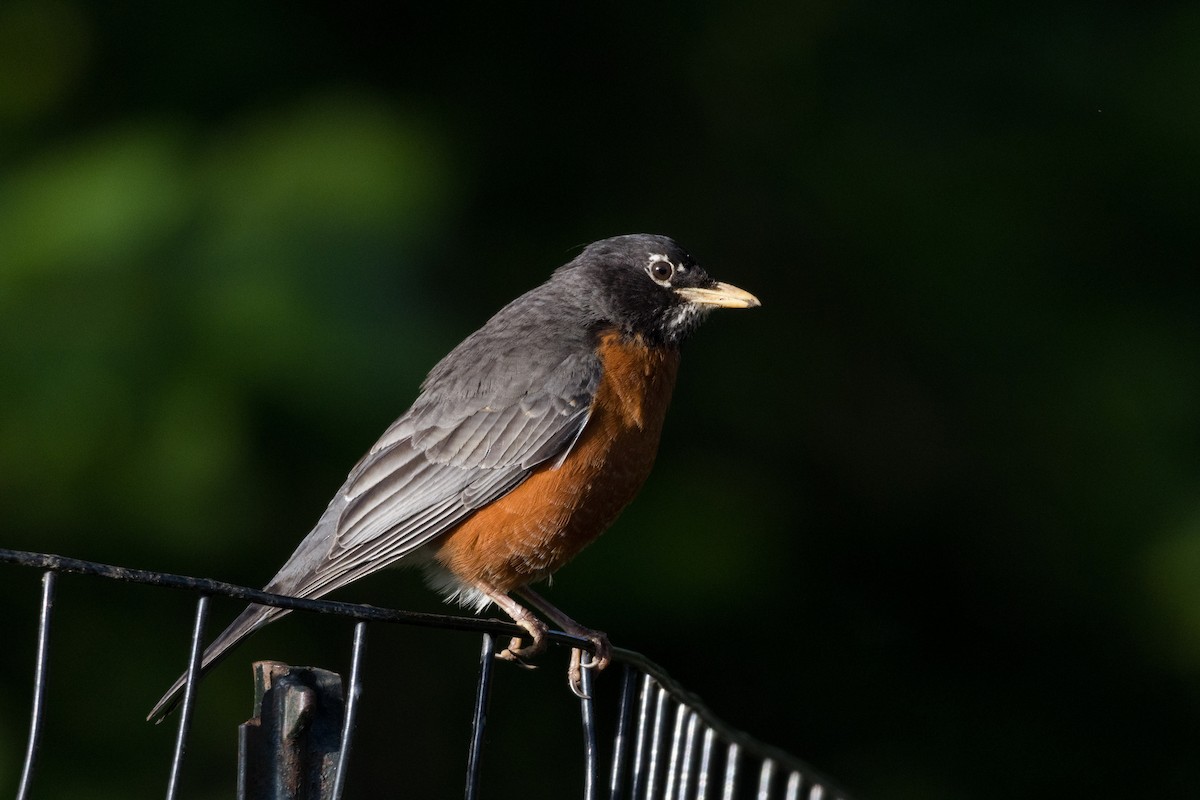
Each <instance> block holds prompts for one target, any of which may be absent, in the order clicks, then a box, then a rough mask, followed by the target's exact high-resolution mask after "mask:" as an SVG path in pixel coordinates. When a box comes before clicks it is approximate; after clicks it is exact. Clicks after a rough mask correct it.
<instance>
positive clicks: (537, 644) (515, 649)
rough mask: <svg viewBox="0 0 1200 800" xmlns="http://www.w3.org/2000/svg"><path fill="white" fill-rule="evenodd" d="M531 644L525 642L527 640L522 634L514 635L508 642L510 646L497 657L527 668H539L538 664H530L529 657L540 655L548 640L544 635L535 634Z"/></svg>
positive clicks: (497, 654)
mask: <svg viewBox="0 0 1200 800" xmlns="http://www.w3.org/2000/svg"><path fill="white" fill-rule="evenodd" d="M530 636H531V637H532V638H533V641H531V642H530V643H529V644H524V642H525V640H524V639H522V638H521V637H520V636H514V637H513V638H512V640H511V641H509V643H508V647H506V648H504V649H503V650H501V651H500V652H499V653H496V658H499V659H501V660H502V661H511V662H512V663H514V664H516V665H517V666H520V667H524V668H525V669H537V664H530V663H529V659H531V658H533V657H535V656H537V655H539V654H540V653H541V652H542V651H543V650H545V649H546V640H545V637H544V636H533V634H530Z"/></svg>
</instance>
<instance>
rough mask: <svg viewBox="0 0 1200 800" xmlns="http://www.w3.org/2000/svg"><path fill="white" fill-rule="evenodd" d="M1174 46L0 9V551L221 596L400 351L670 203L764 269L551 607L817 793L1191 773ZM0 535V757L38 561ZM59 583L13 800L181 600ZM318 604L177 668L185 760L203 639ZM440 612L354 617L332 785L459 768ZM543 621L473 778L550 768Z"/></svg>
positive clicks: (662, 216) (1077, 791) (967, 25)
mask: <svg viewBox="0 0 1200 800" xmlns="http://www.w3.org/2000/svg"><path fill="white" fill-rule="evenodd" d="M1198 43H1200V9H1198V8H1197V7H1196V6H1195V4H1187V3H1179V2H1175V3H1172V2H1164V3H1141V4H1117V3H1100V4H1097V3H1084V2H1078V0H1075V1H1074V2H1072V1H1071V0H1067V1H1066V2H1059V3H1015V4H1014V3H949V2H937V0H923V1H922V0H918V2H901V3H887V2H842V3H838V2H821V1H820V0H817V2H808V3H790V2H781V1H780V0H774V1H772V0H763V1H762V2H750V3H734V2H728V0H725V1H724V2H722V1H720V0H712V1H711V2H692V3H673V4H656V5H644V6H641V7H639V8H637V10H634V8H633V7H632V6H630V7H620V6H612V5H610V4H564V5H563V6H561V7H549V6H548V7H544V8H542V9H540V10H517V9H516V8H515V7H506V8H504V9H502V8H501V7H499V6H496V5H492V4H479V5H472V4H468V5H465V6H464V5H462V4H380V5H377V6H372V5H366V4H353V3H351V4H333V3H328V4H321V3H305V2H299V3H287V4H283V3H277V4H245V3H235V2H230V1H229V0H219V1H218V2H209V3H202V4H191V5H189V4H163V3H149V2H144V0H128V1H127V2H119V3H98V2H97V3H86V2H82V1H81V0H44V1H43V0H6V2H5V3H3V4H2V5H0V526H2V530H3V536H2V541H0V545H2V546H4V547H11V548H21V549H29V550H38V551H49V552H57V553H62V554H65V555H70V556H74V557H78V558H87V559H93V560H99V561H104V562H108V563H115V564H122V565H127V566H136V567H142V568H149V569H162V570H169V571H174V572H181V573H185V574H193V575H204V576H209V577H214V578H220V579H224V580H230V581H235V582H241V583H246V584H251V585H256V586H257V585H261V584H262V583H263V582H264V581H265V580H266V579H267V578H269V577H270V576H271V575H272V574H273V573H274V571H275V569H276V567H277V566H278V565H279V564H280V563H281V562H282V560H283V558H284V557H285V556H286V555H287V554H288V553H289V552H290V551H291V549H292V547H293V546H294V544H295V543H296V542H297V541H298V540H299V539H300V537H301V536H302V535H303V533H304V532H305V531H307V529H308V527H309V525H310V524H311V523H312V522H313V521H314V520H315V519H316V517H317V516H318V515H319V513H320V511H321V510H322V509H323V508H324V506H325V503H326V501H327V500H328V497H329V496H330V494H331V493H332V492H333V490H334V489H335V488H336V487H337V486H338V485H339V483H340V482H341V480H342V478H343V477H344V475H345V473H346V472H347V470H348V469H349V468H350V466H351V465H352V464H353V463H354V461H355V460H356V459H357V458H358V457H359V455H360V454H361V453H362V452H363V451H364V450H365V449H366V448H367V447H368V446H369V445H370V443H371V442H373V441H374V439H375V437H376V436H377V435H378V434H379V433H380V432H381V431H382V430H383V428H384V427H385V426H386V425H387V424H388V423H389V422H390V421H391V420H392V419H393V418H394V417H395V416H396V415H398V414H399V413H400V412H401V411H403V410H404V409H405V408H406V407H407V404H408V403H409V402H410V401H411V399H412V398H413V397H414V396H415V393H416V389H417V385H418V383H419V382H420V380H421V378H422V377H423V375H424V373H425V371H426V370H428V369H429V368H430V367H431V366H432V365H433V364H434V363H435V362H436V360H437V359H438V358H439V357H440V356H441V355H443V354H444V353H445V352H446V351H447V350H449V348H450V347H451V346H453V345H454V344H455V343H457V342H458V341H459V340H460V339H461V338H462V337H463V336H465V335H466V334H467V333H469V332H470V331H471V330H473V329H474V328H476V327H477V326H478V325H480V324H481V323H482V322H483V321H484V320H485V319H486V318H487V317H488V316H489V315H490V314H491V313H492V312H494V311H495V310H496V309H498V308H499V307H500V306H501V305H502V304H503V303H505V302H507V301H508V300H510V299H512V298H513V297H515V296H516V295H517V294H519V293H520V292H522V291H524V290H526V289H528V288H530V287H532V286H533V285H535V284H537V283H539V282H540V281H542V280H543V279H544V278H545V276H546V275H548V273H549V272H550V271H551V270H552V269H553V268H554V267H556V266H557V265H559V264H561V263H563V262H564V261H566V260H567V259H569V258H570V257H572V256H573V255H574V253H575V252H577V249H578V247H579V246H580V245H581V244H583V243H585V242H588V241H591V240H594V239H597V238H601V237H604V236H608V235H612V234H616V233H625V232H633V231H652V232H662V233H669V234H671V235H673V236H675V237H676V238H678V239H679V240H680V241H681V242H682V243H683V244H684V245H685V246H687V247H688V248H689V249H691V250H692V251H693V253H694V254H695V255H696V256H697V257H698V258H699V260H700V261H701V263H703V264H705V265H706V266H707V267H708V268H709V270H710V272H712V273H713V274H714V275H716V276H718V277H720V278H722V279H724V280H728V281H731V282H733V283H736V284H738V285H740V286H744V287H746V288H747V289H750V290H751V291H753V292H755V293H756V294H757V295H758V296H759V297H760V298H762V300H763V304H764V306H763V308H762V309H761V310H757V311H754V312H746V313H736V314H734V313H727V314H720V315H717V316H716V317H714V319H713V320H712V321H711V322H710V323H709V324H708V325H707V326H706V327H705V328H704V329H703V330H702V331H701V332H700V334H699V335H698V336H697V337H696V339H695V340H694V341H693V342H691V345H690V347H689V348H688V351H687V354H686V358H685V366H684V369H683V371H682V374H681V383H680V386H679V389H678V391H677V394H676V399H675V403H674V408H673V411H672V413H671V415H670V417H669V421H668V425H667V432H666V434H665V439H664V442H663V446H662V452H661V455H660V459H659V464H658V468H657V470H656V473H655V475H654V476H653V477H652V478H651V480H650V482H649V484H648V485H647V487H646V489H645V491H644V492H643V493H642V496H641V497H640V498H639V499H638V501H637V502H636V503H635V504H634V505H633V506H632V507H631V508H630V509H629V510H628V512H627V513H626V514H625V515H624V516H623V517H622V519H621V520H620V522H619V523H618V524H617V526H616V527H615V528H614V529H613V530H611V531H610V532H609V533H608V535H606V536H605V537H604V538H602V539H601V540H600V542H598V543H597V544H596V545H594V546H593V547H592V548H591V549H590V550H589V551H588V552H587V553H586V554H585V555H584V557H582V558H581V559H580V560H578V561H577V562H575V563H574V564H572V565H571V566H570V567H569V568H567V569H566V570H564V571H563V572H562V573H561V574H560V576H559V577H558V579H557V580H556V582H555V585H554V586H553V588H552V589H551V590H550V596H551V597H552V598H553V599H554V600H555V601H556V602H558V604H559V605H561V606H562V607H563V608H564V609H567V610H569V611H570V612H571V613H572V614H574V615H575V616H576V617H577V618H578V619H580V620H582V621H584V622H586V623H589V624H592V625H595V626H597V627H599V628H602V629H605V630H607V631H608V632H609V633H610V634H611V636H612V638H613V640H614V642H616V643H618V644H620V645H623V646H626V647H631V648H634V649H637V650H640V651H643V652H645V653H647V654H648V655H649V656H650V657H651V658H653V659H655V660H657V661H659V662H660V663H662V664H663V665H664V666H666V667H667V669H668V670H670V671H671V672H672V673H673V674H674V675H676V676H677V677H678V678H679V679H681V680H682V681H683V682H684V683H685V684H686V685H688V686H689V687H691V688H692V689H693V690H695V691H696V692H697V693H699V694H700V695H701V696H702V697H703V698H704V699H705V700H706V701H707V702H708V703H709V704H710V705H711V706H712V708H713V709H714V710H715V711H716V712H717V713H719V714H720V715H722V716H723V717H724V718H726V719H727V720H728V721H729V722H730V723H732V724H734V725H735V726H738V727H741V728H744V729H746V730H748V731H749V732H751V733H753V734H755V735H757V736H758V737H760V738H762V739H764V740H766V741H769V742H771V743H774V744H777V745H779V746H781V747H783V748H785V749H787V750H789V751H792V752H794V753H796V754H797V755H799V756H801V757H802V758H805V759H807V760H809V761H810V762H812V763H813V764H814V765H816V766H818V767H820V768H821V769H823V770H825V771H827V772H828V773H829V774H831V775H833V776H835V777H837V778H839V779H840V780H841V781H842V782H843V783H844V784H845V785H846V786H847V787H849V788H850V789H852V790H853V791H855V792H856V793H857V794H859V795H860V796H861V797H863V798H926V799H929V798H932V799H934V800H937V799H939V798H947V799H948V798H985V799H986V798H1000V797H1013V796H1017V797H1062V796H1068V797H1074V796H1092V797H1105V796H1117V795H1129V794H1135V793H1136V794H1137V795H1138V796H1154V797H1159V798H1171V797H1195V796H1196V786H1197V785H1200V758H1197V753H1200V725H1198V724H1197V722H1198V719H1200V582H1198V578H1200V418H1198V413H1197V410H1198V409H1200V369H1198V356H1200V313H1198V308H1200V273H1198V271H1197V253H1200V225H1198V224H1197V220H1198V218H1200V213H1198V212H1200V208H1198V202H1197V201H1198V198H1200V103H1197V102H1196V86H1197V83H1198V81H1200V44H1198ZM0 572H2V573H3V577H2V578H0V599H2V600H3V605H4V609H5V611H4V619H3V622H0V625H2V626H3V628H0V631H2V638H3V641H4V643H5V651H6V652H5V655H4V656H3V658H2V659H0V679H2V685H3V687H4V689H3V692H2V693H0V792H9V791H11V787H13V786H14V785H15V782H16V775H17V769H18V766H19V758H20V754H21V751H22V748H23V744H24V735H25V726H26V715H27V713H28V702H29V686H30V681H31V663H32V646H33V629H34V623H35V616H36V604H37V595H38V589H37V584H38V574H37V573H36V572H35V571H32V570H20V569H17V568H14V567H0ZM337 596H338V597H340V598H342V599H347V600H355V601H364V602H374V603H380V604H389V605H398V606H402V607H410V608H417V609H421V610H435V611H436V610H442V608H443V607H442V606H441V604H440V603H439V601H438V600H437V598H436V597H434V596H433V595H432V594H431V593H429V592H428V591H426V590H425V589H424V588H423V587H422V586H421V582H420V580H419V578H418V576H417V575H416V574H414V573H390V574H388V575H385V576H379V577H377V578H375V579H372V580H368V581H366V582H364V583H363V584H362V585H360V586H355V587H351V588H350V589H347V590H345V591H343V592H341V593H340V594H339V595H337ZM58 607H59V611H58V616H57V617H56V619H55V628H54V631H53V639H52V648H53V650H52V652H54V653H55V654H56V656H57V658H56V661H55V662H54V666H53V668H52V670H51V673H50V689H51V696H50V706H49V712H48V713H49V718H48V724H49V733H48V735H47V738H46V742H45V746H44V754H43V758H44V760H43V761H42V764H41V769H40V771H39V773H38V775H37V780H36V782H35V789H36V790H37V791H36V794H37V796H39V797H53V798H57V797H71V798H109V797H111V798H117V797H122V798H123V797H131V796H153V795H155V794H157V793H159V792H161V790H162V787H163V785H164V782H165V775H166V770H167V764H168V754H169V751H170V747H171V743H172V739H173V731H172V730H170V729H168V728H167V727H159V728H155V727H153V726H149V725H147V724H145V723H144V722H142V721H141V720H142V716H143V715H144V713H145V711H147V710H148V709H149V707H150V705H151V703H152V702H153V701H154V700H155V699H156V698H157V697H158V695H159V694H160V693H161V691H162V690H163V689H164V688H165V687H166V685H167V684H168V683H169V682H170V680H171V679H172V678H174V676H175V674H177V672H178V671H179V669H180V668H181V667H182V665H183V662H184V660H185V641H186V637H187V629H188V627H189V626H190V614H191V609H192V607H193V601H192V599H191V598H190V597H188V596H187V595H185V594H182V593H177V592H169V591H165V590H153V589H149V588H140V587H129V586H113V585H108V584H107V583H106V582H103V581H98V580H95V579H88V578H71V579H64V580H63V581H61V589H60V598H59V603H58ZM236 610H237V605H236V604H233V603H226V602H218V603H216V604H215V606H214V618H213V620H212V623H211V625H210V627H211V629H212V630H213V631H214V632H215V630H216V629H218V628H219V627H222V626H223V625H224V623H225V621H226V620H227V619H229V618H230V617H232V616H233V615H234V614H235V613H236ZM349 641H350V627H349V626H348V625H346V624H344V623H341V622H338V621H335V620H325V619H314V618H311V617H307V616H293V617H291V618H289V619H288V620H287V621H285V622H283V623H280V624H279V625H276V626H273V629H271V630H268V631H264V632H262V633H261V634H259V635H257V636H256V637H255V638H253V639H252V640H251V641H250V642H249V643H247V644H246V645H244V646H243V647H242V648H241V649H239V650H238V651H237V653H236V654H235V655H234V656H233V657H232V658H231V659H230V660H229V661H227V662H226V663H225V665H223V667H222V668H221V669H219V670H218V671H217V672H215V673H214V674H213V675H212V676H210V678H209V679H208V680H206V682H205V684H204V686H203V693H202V695H201V698H202V700H203V702H202V703H201V706H200V712H199V717H198V719H197V728H196V733H195V735H194V737H193V743H192V745H191V750H190V751H189V752H190V756H189V761H188V762H187V767H186V771H185V788H186V792H185V794H186V796H188V797H213V798H216V797H229V796H231V794H232V791H233V789H232V787H233V774H234V773H233V770H234V767H233V752H234V747H235V744H234V742H235V731H234V726H235V725H236V724H237V723H238V722H240V721H241V720H242V719H244V718H245V717H246V716H247V712H248V710H249V703H250V695H249V687H250V679H249V676H250V671H249V669H248V668H247V665H248V664H249V662H250V661H251V660H253V659H255V658H267V657H271V658H279V659H282V660H289V661H291V662H293V663H317V664H321V665H323V666H328V667H330V668H333V669H339V670H345V668H346V661H347V659H348V645H349ZM476 648H477V641H476V639H475V638H474V637H470V636H468V637H464V636H462V635H460V634H449V633H438V632H429V631H423V632H417V631H410V630H405V629H402V628H391V627H387V628H385V627H381V626H375V627H373V628H372V629H371V633H370V644H369V649H368V664H367V671H368V672H367V679H368V686H367V689H368V695H367V696H366V699H367V701H368V702H367V708H366V712H365V716H364V719H363V724H362V727H361V728H360V731H359V737H358V741H359V745H358V749H357V751H356V753H355V757H354V763H353V767H354V771H353V773H352V776H351V782H350V790H351V796H355V797H380V796H391V795H393V794H399V793H400V792H399V788H398V787H405V790H406V791H407V795H406V796H413V797H437V796H454V794H455V793H457V792H458V791H460V788H459V787H460V784H459V782H460V780H461V775H462V770H463V766H464V764H465V755H466V729H467V723H468V717H469V709H470V702H471V700H470V685H471V684H470V682H471V680H472V675H473V662H474V654H475V652H476ZM564 659H565V655H564V654H563V653H561V652H555V653H551V654H550V655H549V656H548V657H547V658H546V659H545V666H544V667H543V669H541V670H538V671H536V672H532V673H529V672H524V671H519V670H514V669H510V668H508V667H507V666H504V665H502V666H501V668H500V672H499V683H498V684H497V688H496V699H495V701H494V702H495V707H494V713H493V727H492V729H491V730H492V737H491V743H490V745H489V749H488V750H487V751H486V754H485V766H486V769H487V771H488V774H487V776H486V779H487V780H488V781H489V784H488V785H490V786H492V787H493V788H491V789H490V790H489V796H497V797H503V796H506V795H509V796H511V795H513V794H516V793H517V792H518V791H520V792H521V793H522V794H523V795H524V796H527V797H531V798H535V797H561V796H574V794H575V793H576V792H577V791H578V786H579V785H580V784H579V766H580V753H581V744H580V743H579V739H578V732H577V721H576V719H575V713H576V706H575V703H574V702H573V701H572V699H571V697H570V696H569V695H568V694H567V692H566V689H565V686H564V683H563V680H562V672H561V666H562V662H563V661H564ZM615 684H616V681H615V679H614V678H612V677H604V678H603V679H602V680H601V684H600V690H601V691H613V689H614V687H615Z"/></svg>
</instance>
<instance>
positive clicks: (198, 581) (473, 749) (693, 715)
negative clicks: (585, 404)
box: [0, 549, 850, 800]
mask: <svg viewBox="0 0 1200 800" xmlns="http://www.w3.org/2000/svg"><path fill="white" fill-rule="evenodd" d="M0 563H9V564H16V565H20V566H24V567H29V568H34V569H41V570H43V575H42V597H41V605H40V614H39V623H38V633H37V644H36V656H35V665H34V677H33V702H32V711H31V714H30V722H29V729H28V734H27V738H26V747H25V757H24V761H23V763H22V767H21V776H20V780H19V783H18V786H17V794H16V797H17V800H27V799H28V798H30V797H32V796H33V794H32V793H31V792H32V784H33V776H34V768H35V765H36V763H37V755H38V748H39V744H40V742H41V741H42V737H43V733H44V731H43V728H44V711H45V704H46V670H47V666H48V664H49V642H50V626H51V621H52V620H51V618H52V615H53V611H54V601H55V588H56V583H57V576H58V575H59V574H82V575H94V576H99V577H102V578H106V579H109V580H115V581H125V582H130V583H138V584H146V585H151V586H167V587H172V588H177V589H185V590H189V591H191V592H193V593H195V594H196V595H197V601H196V611H195V617H194V620H193V625H192V635H191V639H190V642H189V654H188V669H187V682H186V685H185V689H184V696H183V702H182V704H181V708H180V710H179V713H178V717H179V719H178V727H177V729H176V736H175V748H174V753H173V756H172V762H171V769H170V774H169V776H168V782H167V789H166V797H167V800H174V799H175V798H177V797H178V796H179V792H180V783H179V778H180V774H181V771H182V768H183V761H184V756H185V752H186V744H187V739H188V734H189V731H190V728H191V720H192V716H193V711H194V706H195V697H196V684H197V682H198V681H199V679H200V658H201V655H202V653H203V650H204V627H205V619H206V617H207V614H208V606H209V598H210V597H212V596H213V595H220V596H224V597H231V598H234V599H237V600H244V601H247V602H252V603H259V604H261V605H270V606H278V607H281V608H289V609H294V610H300V611H309V612H317V613H324V614H334V615H337V616H341V617H346V618H349V619H353V620H356V621H357V622H356V625H355V628H354V640H353V645H352V654H351V669H350V676H349V680H348V683H347V687H346V698H347V699H346V705H345V713H344V717H343V720H342V731H341V745H342V746H341V751H340V753H339V754H338V760H337V767H336V774H335V777H334V785H333V789H332V793H331V795H330V797H331V800H340V798H341V796H342V793H343V791H344V789H345V785H346V781H347V780H348V779H349V770H348V766H347V764H348V759H349V754H350V750H351V745H352V734H353V731H354V723H355V720H356V716H357V709H358V701H359V697H360V696H361V694H362V690H363V685H362V670H361V665H362V658H363V652H364V649H365V646H366V630H367V623H368V622H388V623H397V624H402V625H411V626H418V627H429V628H440V629H445V630H457V631H473V632H477V633H481V634H482V646H481V649H480V658H479V666H478V671H477V683H476V690H475V704H474V711H473V718H472V724H471V731H470V739H469V742H468V755H467V768H466V785H465V789H464V797H465V798H466V800H477V798H479V797H480V796H481V791H482V787H481V785H480V773H481V770H480V765H481V762H482V756H483V742H484V731H485V728H486V725H487V722H488V718H487V708H488V699H489V696H490V693H491V686H492V681H493V679H494V669H493V666H494V663H495V659H494V658H493V655H494V653H495V652H496V641H497V639H499V640H501V641H504V640H506V639H507V638H510V637H512V636H520V635H522V634H523V633H524V631H523V630H522V629H521V628H519V627H518V626H516V625H515V624H511V623H506V622H501V621H499V620H489V619H480V618H477V617H460V616H452V615H447V614H429V613H423V612H413V611H402V610H398V609H386V608H379V607H376V606H365V605H357V604H354V603H343V602H337V601H329V600H311V599H302V598H295V597H286V596H283V595H275V594H271V593H269V592H263V591H260V590H257V589H251V588H248V587H245V586H238V585H235V584H231V583H224V582H221V581H214V580H210V579H207V578H193V577H188V576H183V575H174V574H170V573H165V572H153V571H149V570H140V569H130V568H127V567H117V566H111V565H107V564H99V563H95V562H91V561H82V560H79V559H72V558H65V557H63V556H58V555H52V554H49V553H32V552H25V551H19V550H6V549H0ZM547 638H548V639H549V640H550V641H551V642H554V643H556V644H559V645H563V646H566V647H575V648H581V649H583V650H589V651H590V649H591V647H592V645H591V642H589V641H587V640H585V639H581V638H579V637H575V636H571V635H570V634H566V633H563V632H561V631H551V632H549V633H548V634H547ZM613 662H614V663H615V664H620V665H621V669H622V678H621V686H620V691H619V694H618V696H617V697H616V698H615V702H616V704H617V709H616V710H617V725H616V733H615V735H614V737H613V741H612V746H611V749H610V750H609V752H610V760H609V764H608V769H607V776H606V777H605V776H604V775H603V774H602V768H601V764H600V762H601V753H600V747H599V742H598V734H597V724H596V703H597V702H598V700H597V699H596V698H595V697H594V692H593V685H592V670H591V669H586V668H585V669H584V670H583V676H582V690H583V693H584V695H585V697H584V698H583V699H581V700H580V720H581V724H582V728H583V742H584V748H583V750H584V757H583V787H582V794H583V797H584V800H600V798H601V797H602V796H603V797H605V798H608V800H718V798H719V799H720V800H748V799H749V798H755V800H775V799H776V798H780V799H781V800H850V798H849V797H848V795H847V794H846V793H845V792H843V791H842V790H840V789H839V788H837V786H836V785H835V784H834V783H832V782H831V781H829V780H828V779H826V778H824V777H823V776H821V775H819V774H818V773H817V772H816V771H815V770H813V769H812V768H811V767H809V766H808V765H807V764H806V763H804V762H803V761H800V760H799V759H797V758H795V757H794V756H792V755H790V754H788V753H786V752H784V751H782V750H779V749H778V748H775V747H771V746H769V745H766V744H764V743H762V742H759V741H758V740H756V739H754V738H752V737H750V736H748V735H747V734H745V733H742V732H741V731H738V730H735V729H733V728H731V727H729V726H728V725H726V724H725V723H724V722H722V721H721V720H720V719H719V718H718V717H717V716H715V715H714V714H713V713H712V712H711V711H710V710H709V709H708V708H707V707H706V706H705V705H704V704H703V703H702V702H701V701H700V700H699V698H697V697H696V696H695V695H694V694H692V693H691V692H689V691H687V690H686V689H684V688H683V687H682V686H680V685H679V684H678V683H676V682H675V681H674V680H673V679H672V678H671V677H670V676H669V675H667V673H666V672H665V671H664V670H663V669H662V668H661V667H660V666H658V665H657V664H655V663H654V662H652V661H650V660H649V659H648V658H646V657H645V656H643V655H642V654H640V653H637V652H634V651H632V650H625V649H623V648H619V647H617V648H613Z"/></svg>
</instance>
